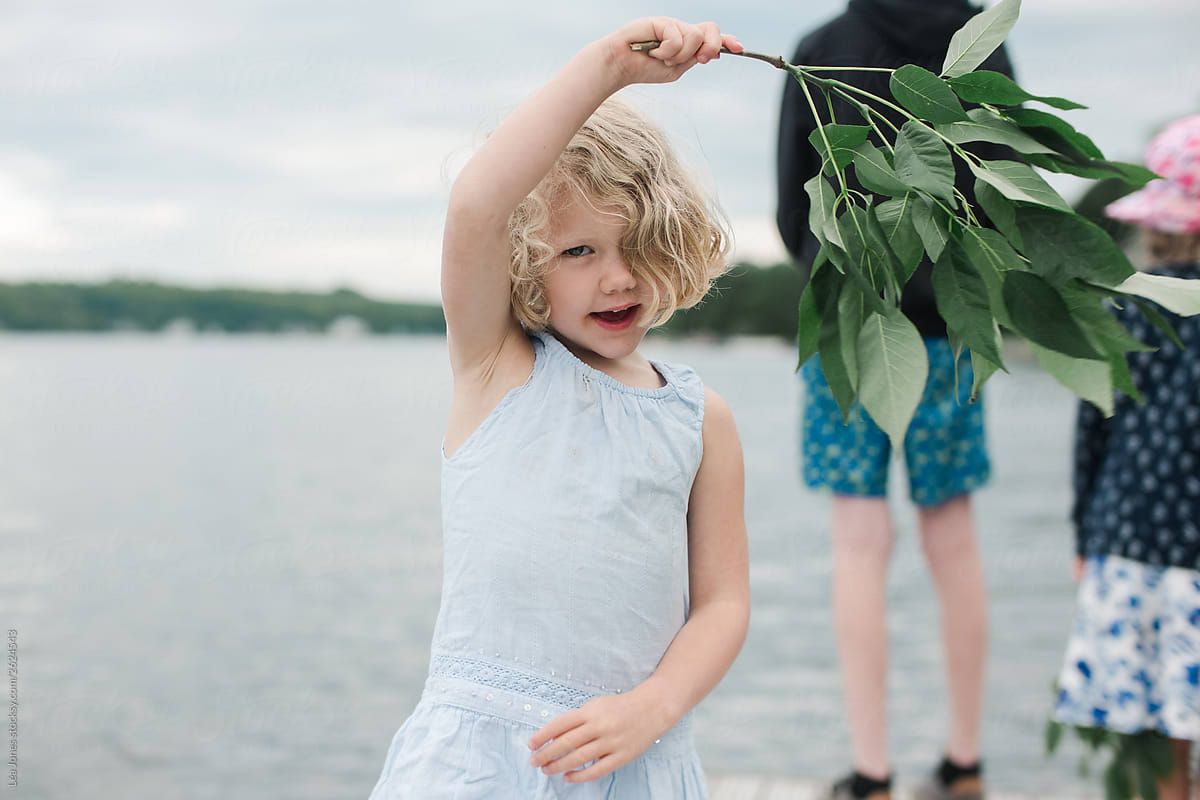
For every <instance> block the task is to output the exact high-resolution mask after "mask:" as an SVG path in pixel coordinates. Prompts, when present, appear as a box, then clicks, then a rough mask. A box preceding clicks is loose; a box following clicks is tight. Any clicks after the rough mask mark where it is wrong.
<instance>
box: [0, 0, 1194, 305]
mask: <svg viewBox="0 0 1200 800" xmlns="http://www.w3.org/2000/svg"><path fill="white" fill-rule="evenodd" d="M1135 6H1137V7H1136V8H1135ZM841 7H842V3H841V2H840V1H838V0H808V2H791V3H782V2H775V3H768V2H765V0H739V1H738V2H726V3H715V2H708V1H707V0H704V1H701V2H683V0H663V1H662V2H657V3H654V4H645V3H641V2H632V1H631V0H608V1H607V2H604V3H596V4H594V5H593V4H586V3H570V2H561V1H560V2H551V0H532V1H524V2H522V1H520V0H518V2H510V3H495V2H488V3H484V2H479V0H442V1H441V2H419V3H416V2H413V1H412V0H391V2H382V1H379V0H344V2H341V3H336V4H335V3H331V2H321V3H314V2H293V3H287V2H265V1H264V0H206V1H205V2H195V0H187V2H182V0H106V2H104V3H94V4H93V3H88V4H84V3H75V4H69V3H63V2H58V1H57V0H50V1H49V2H46V1H41V0H40V1H39V2H26V3H17V2H11V1H10V0H0V280H83V281H92V280H102V279H105V278H108V277H112V276H124V277H133V278H147V279H155V280H162V281H167V282H172V283H181V284H186V285H195V286H216V285H243V286H260V287H271V288H305V289H317V290H324V289H329V288H333V287H335V286H349V287H352V288H355V289H358V290H359V291H362V292H364V293H367V294H370V295H373V296H376V297H380V298H414V299H423V300H434V299H436V298H437V269H438V259H439V252H440V240H441V226H442V221H443V218H444V208H445V202H446V197H447V193H448V188H449V182H450V177H451V176H452V175H453V174H454V172H455V170H456V169H457V168H458V167H459V166H460V165H461V164H462V161H463V160H464V158H465V156H466V154H468V153H469V152H470V150H471V147H472V146H473V144H474V143H476V142H477V141H478V140H479V139H480V137H481V136H482V135H483V134H484V133H485V132H486V131H487V130H489V129H490V128H491V127H492V126H494V124H495V123H496V121H497V120H499V119H500V118H501V117H502V116H503V115H504V114H505V113H507V111H509V110H510V109H511V108H512V107H513V106H514V105H515V104H516V103H518V102H520V100H521V99H522V98H523V97H525V96H526V95H527V94H528V93H529V92H530V91H532V90H533V89H534V88H536V86H537V85H538V84H539V83H540V82H541V81H543V80H545V78H546V77H548V76H549V75H550V74H551V73H552V72H553V71H554V70H555V69H557V68H558V67H559V66H560V65H561V64H562V63H563V62H564V61H566V59H568V58H569V57H570V56H571V55H572V54H573V53H574V52H575V51H576V50H577V49H578V48H579V46H581V45H582V44H584V43H586V42H587V41H589V40H591V39H593V38H596V37H598V36H600V35H602V34H604V33H607V32H608V31H609V30H611V29H613V28H615V27H617V26H618V25H620V24H621V23H623V22H625V21H626V20H628V19H631V18H634V17H637V16H641V15H644V14H650V13H663V14H670V15H674V16H680V17H683V18H685V19H688V20H689V21H702V20H705V19H713V20H716V21H717V22H718V23H720V24H721V26H722V28H723V29H724V30H727V31H729V32H731V33H734V34H736V35H737V36H738V37H739V38H740V39H741V41H742V43H743V44H744V45H746V47H748V48H750V49H752V50H758V51H761V52H766V53H778V54H782V55H785V56H788V55H790V54H791V51H792V50H793V48H794V46H795V42H796V40H797V38H798V36H799V35H800V34H801V33H802V32H803V31H804V30H807V29H808V28H810V27H812V26H814V25H817V24H819V23H821V22H823V21H825V20H826V19H828V18H829V17H831V16H833V15H834V14H836V13H837V12H838V11H839V10H840V8H841ZM1198 32H1200V3H1198V2H1197V0H1141V1H1140V2H1138V3H1136V4H1135V3H1133V2H1128V0H1025V7H1024V9H1023V10H1022V14H1021V19H1020V20H1019V21H1018V23H1017V26H1016V28H1015V29H1014V31H1013V33H1012V35H1011V36H1010V39H1009V49H1010V53H1011V56H1012V59H1013V61H1014V63H1015V66H1016V69H1017V76H1018V80H1020V82H1021V83H1022V85H1023V86H1025V87H1026V88H1027V89H1029V90H1030V91H1033V92H1035V93H1039V94H1053V95H1062V96H1065V97H1069V98H1071V99H1074V100H1077V101H1079V102H1082V103H1085V104H1087V105H1088V106H1090V108H1089V109H1088V110H1086V111H1075V112H1068V114H1067V118H1068V119H1070V120H1071V121H1072V122H1073V123H1074V124H1075V125H1076V126H1077V127H1079V128H1080V129H1081V130H1083V131H1085V132H1086V133H1088V134H1089V135H1091V136H1092V138H1093V139H1095V141H1096V142H1097V144H1098V145H1099V146H1100V147H1101V149H1103V150H1104V151H1105V154H1106V155H1108V156H1110V157H1112V158H1121V159H1125V160H1134V161H1136V160H1139V159H1140V155H1141V151H1142V149H1143V147H1144V144H1145V140H1146V137H1147V136H1148V135H1149V133H1150V132H1152V131H1153V129H1154V128H1155V127H1156V126H1157V125H1159V124H1161V123H1162V122H1164V121H1166V120H1168V119H1170V118H1173V117H1177V116H1181V115H1183V114H1185V113H1189V112H1194V111H1196V110H1200V47H1197V45H1196V35H1197V33H1198ZM784 78H785V76H784V75H783V73H780V72H778V71H776V70H773V69H771V68H770V67H769V66H767V65H765V64H762V63H759V62H754V61H750V60H747V59H738V58H729V57H726V58H723V59H721V60H720V61H719V62H715V63H713V64H711V65H708V66H705V67H700V68H697V69H694V70H692V71H691V72H690V73H689V74H688V75H686V76H684V78H683V79H682V80H681V81H680V82H679V83H677V84H672V85H667V86H655V87H638V88H636V89H634V90H632V92H631V95H632V98H633V100H634V102H636V103H638V104H639V105H641V106H642V107H643V108H645V109H647V110H648V111H649V112H650V113H651V114H652V115H653V116H655V117H656V118H657V119H658V120H659V121H660V122H662V123H663V124H664V125H665V126H666V127H667V128H668V130H669V131H670V132H671V133H672V135H673V137H674V139H675V141H676V143H677V145H678V146H679V147H680V149H681V150H682V151H683V153H684V155H685V157H686V158H688V159H689V160H690V161H691V162H693V163H695V164H696V165H697V167H698V168H699V169H700V170H701V171H702V173H704V174H706V175H708V176H709V177H710V180H711V182H712V185H713V186H715V187H716V188H717V190H718V196H719V199H720V202H721V204H722V206H723V207H724V208H725V210H726V213H727V214H728V215H729V217H730V218H731V219H732V221H733V224H734V232H735V237H736V242H737V245H738V251H739V255H740V256H741V257H743V258H746V259H750V260H755V261H759V262H763V263H769V262H771V261H774V260H777V259H779V258H781V257H782V254H783V250H782V246H781V245H780V243H779V241H778V236H777V234H776V233H775V229H774V223H773V214H774V147H775V142H774V136H775V126H776V122H777V115H778V99H779V96H780V93H781V91H782V87H783V80H784ZM1063 190H1064V192H1066V193H1067V194H1068V197H1069V198H1071V195H1072V192H1074V193H1077V192H1078V185H1077V184H1063Z"/></svg>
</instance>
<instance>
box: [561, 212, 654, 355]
mask: <svg viewBox="0 0 1200 800" xmlns="http://www.w3.org/2000/svg"><path fill="white" fill-rule="evenodd" d="M625 226H626V223H625V220H624V219H622V218H621V216H620V215H619V214H617V213H612V212H606V211H603V210H598V209H595V208H592V207H591V206H590V205H589V204H588V203H587V202H586V201H584V200H582V199H580V198H572V199H571V201H570V202H569V203H567V204H566V205H563V206H561V207H559V208H558V209H556V211H555V217H554V229H553V234H552V235H551V237H550V240H551V242H552V243H553V244H554V247H555V249H556V250H557V251H558V255H557V256H556V257H555V259H554V262H553V265H552V266H551V268H550V271H549V272H548V273H547V275H546V279H545V287H544V288H545V292H546V298H547V300H549V302H550V327H552V328H553V329H554V330H555V332H556V333H558V334H559V336H560V337H562V338H564V339H566V340H567V343H568V344H573V345H575V347H576V348H580V349H582V350H585V351H590V352H591V353H594V354H596V355H598V356H600V357H602V358H604V359H613V360H615V359H619V358H622V357H623V356H627V355H629V354H630V353H632V352H633V351H634V350H635V349H636V348H637V346H638V344H639V343H640V342H641V340H642V337H643V336H645V335H646V331H647V328H646V326H644V325H639V324H638V322H637V320H638V316H639V312H641V310H642V304H643V303H646V302H649V299H650V292H649V291H648V290H647V287H645V286H642V285H640V284H639V283H638V281H637V279H636V278H634V276H633V273H631V272H630V271H629V266H628V265H627V264H626V263H625V259H624V257H623V256H622V255H621V237H622V235H623V234H624V233H625ZM576 355H578V353H576ZM593 366H594V365H593Z"/></svg>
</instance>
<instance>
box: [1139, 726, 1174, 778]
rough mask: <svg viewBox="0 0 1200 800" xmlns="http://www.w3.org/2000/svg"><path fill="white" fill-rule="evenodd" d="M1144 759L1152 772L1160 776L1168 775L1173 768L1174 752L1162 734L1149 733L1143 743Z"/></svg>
mask: <svg viewBox="0 0 1200 800" xmlns="http://www.w3.org/2000/svg"><path fill="white" fill-rule="evenodd" d="M1145 752H1146V759H1147V761H1148V762H1149V763H1150V766H1151V768H1152V769H1153V770H1154V774H1156V775H1159V776H1161V777H1166V776H1167V775H1170V774H1171V772H1172V771H1174V769H1175V754H1174V753H1172V752H1171V745H1169V744H1168V743H1167V739H1166V737H1164V736H1158V735H1153V734H1152V735H1150V736H1149V738H1148V739H1147V741H1146V744H1145Z"/></svg>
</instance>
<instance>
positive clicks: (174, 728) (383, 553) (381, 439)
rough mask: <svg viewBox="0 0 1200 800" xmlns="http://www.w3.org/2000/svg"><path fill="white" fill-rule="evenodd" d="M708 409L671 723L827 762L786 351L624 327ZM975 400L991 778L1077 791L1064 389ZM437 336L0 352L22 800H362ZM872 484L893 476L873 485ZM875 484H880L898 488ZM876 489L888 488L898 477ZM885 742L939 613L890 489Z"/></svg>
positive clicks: (810, 562) (913, 726)
mask: <svg viewBox="0 0 1200 800" xmlns="http://www.w3.org/2000/svg"><path fill="white" fill-rule="evenodd" d="M645 352H646V353H647V354H648V355H651V356H652V357H656V358H661V359H666V360H674V361H680V362H683V363H687V364H690V365H691V366H693V367H695V368H696V369H697V371H699V372H700V374H701V375H702V376H703V377H704V378H705V380H706V382H707V383H708V385H710V386H712V387H713V388H714V389H716V390H717V391H718V392H719V393H721V394H722V395H723V396H724V397H725V399H726V400H727V401H728V402H729V404H730V406H731V407H732V408H733V411H734V414H735V415H736V417H737V420H738V425H739V428H740V432H741V437H742V442H743V446H744V448H745V452H746V479H747V522H748V526H749V531H750V538H751V559H752V567H751V569H752V589H753V603H754V605H753V613H752V620H751V629H750V634H749V637H748V639H747V642H746V646H745V649H744V650H743V652H742V655H741V657H740V658H739V660H738V662H737V663H736V664H735V666H734V668H733V669H732V671H731V672H730V674H729V675H728V676H727V678H726V679H725V681H724V682H723V683H722V685H721V686H720V687H718V689H717V690H716V691H715V692H714V693H713V694H712V695H711V696H710V697H709V698H708V699H707V700H706V701H705V702H704V703H703V704H702V705H701V707H700V709H699V710H698V712H697V725H698V740H699V744H700V748H701V754H702V756H703V758H704V761H705V766H706V768H708V769H709V770H710V771H739V772H741V771H745V772H749V771H759V772H773V773H781V774H789V775H803V776H810V777H829V776H831V775H833V774H835V773H837V772H839V771H841V770H842V769H843V768H844V767H845V766H846V765H848V764H849V749H848V745H847V743H846V730H845V726H844V724H843V722H842V716H841V706H840V703H841V700H840V689H839V683H838V676H837V672H836V668H835V657H834V653H833V645H832V634H831V630H830V625H829V613H828V601H827V595H828V581H829V578H828V567H829V553H828V547H827V535H828V531H827V525H826V517H827V512H828V507H827V502H826V500H825V499H824V498H823V497H822V496H820V495H816V494H813V493H810V492H808V491H806V490H802V489H801V488H800V484H799V479H798V475H797V469H796V463H795V452H796V449H797V448H796V432H795V424H794V418H795V415H796V410H797V407H798V401H799V388H798V385H797V382H796V381H795V379H794V376H793V373H792V370H793V367H794V363H793V358H792V353H791V351H790V350H789V349H788V348H787V347H786V346H785V345H781V344H777V343H774V342H759V341H755V342H742V343H737V344H734V345H730V346H727V347H716V346H708V345H704V344H697V343H676V342H666V341H660V340H651V341H650V342H648V343H647V345H646V347H645ZM1012 368H1013V374H1012V375H1008V376H1006V375H1003V374H1001V375H998V376H997V377H996V378H994V379H993V380H992V382H991V383H990V384H989V386H988V390H989V394H988V396H987V400H986V402H987V412H988V424H989V426H990V427H989V441H990V444H991V447H992V456H993V475H994V476H993V481H992V484H991V486H990V487H989V488H988V489H986V490H984V491H983V492H982V493H980V494H979V495H978V497H977V504H976V508H977V511H978V519H979V528H980V531H981V536H982V541H983V549H984V555H985V559H986V565H987V573H988V582H989V590H990V597H991V600H992V608H991V620H992V633H991V647H992V654H991V658H990V661H989V680H988V701H987V720H986V726H985V732H984V745H985V752H986V756H987V758H988V770H989V774H990V776H991V779H992V782H993V785H995V786H1000V787H1005V788H1012V789H1022V790H1026V791H1032V792H1039V791H1050V790H1052V789H1053V790H1056V791H1062V790H1066V791H1081V790H1082V789H1083V786H1084V784H1082V783H1081V782H1080V781H1079V779H1078V778H1076V777H1075V769H1074V768H1075V759H1074V758H1073V757H1072V755H1071V751H1068V753H1066V754H1060V755H1059V756H1058V757H1057V758H1055V759H1054V760H1051V761H1047V760H1046V759H1045V758H1044V757H1043V756H1042V726H1043V724H1044V720H1045V717H1046V713H1047V711H1048V708H1049V702H1050V699H1051V693H1050V684H1051V681H1052V680H1053V678H1054V676H1055V674H1056V672H1057V669H1058V661H1059V658H1060V657H1061V648H1062V645H1063V643H1064V641H1065V636H1066V633H1067V629H1068V626H1069V620H1070V613H1071V607H1072V586H1071V584H1070V581H1069V577H1068V575H1069V570H1068V563H1069V559H1070V555H1071V543H1070V541H1069V529H1068V527H1067V524H1066V510H1067V504H1068V499H1069V498H1068V496H1067V478H1068V468H1069V441H1070V436H1071V424H1072V420H1073V413H1074V401H1073V399H1072V397H1071V396H1070V395H1069V394H1068V393H1067V392H1066V391H1065V390H1063V389H1060V388H1059V387H1058V386H1057V385H1056V384H1054V383H1053V382H1052V381H1051V380H1050V379H1049V378H1047V377H1046V376H1045V375H1043V374H1041V373H1039V372H1036V371H1034V370H1032V369H1030V368H1028V367H1026V366H1024V365H1022V364H1014V365H1013V367H1012ZM449 390H450V379H449V372H448V369H447V367H446V359H445V342H444V340H442V339H437V338H405V337H395V338H391V337H383V338H348V339H339V338H318V337H311V338H310V337H270V336H261V337H258V336H246V337H236V338H231V337H223V336H215V337H207V336H202V337H193V338H188V337H178V338H176V337H152V336H141V335H134V334H121V335H110V336H79V335H12V334H9V335H4V336H2V337H0V398H3V400H2V401H0V443H2V445H0V446H2V448H3V453H4V457H3V458H0V565H2V568H0V609H3V619H2V620H0V626H2V627H4V628H14V629H16V630H18V644H19V648H20V650H19V652H20V684H19V691H20V725H21V727H20V740H19V746H20V750H19V753H20V781H21V792H22V794H21V796H25V797H54V798H57V797H92V798H98V799H103V798H123V799H124V798H142V797H146V798H150V797H154V798H158V797H172V798H223V799H224V798H242V797H245V798H255V799H256V800H261V799H262V798H275V797H278V798H284V797H286V798H291V799H292V800H296V799H297V798H314V799H315V798H321V799H322V800H327V798H332V797H365V796H366V795H367V793H368V792H369V791H370V789H371V787H372V786H373V785H374V783H375V780H376V778H377V777H378V774H379V771H380V769H381V768H382V766H383V756H384V753H385V751H386V749H387V745H388V742H389V740H390V738H391V736H392V734H393V733H394V732H395V729H396V728H397V727H398V726H399V724H400V723H401V722H402V721H403V719H404V718H405V716H406V715H407V714H408V712H409V711H410V710H411V708H412V706H413V704H414V703H415V702H416V700H417V697H418V695H419V693H420V689H421V685H422V682H423V680H424V672H425V668H426V664H427V658H428V651H427V648H428V644H429V637H430V634H431V631H432V626H433V618H434V615H435V614H436V611H437V602H438V588H439V579H440V573H439V570H440V562H441V557H440V549H439V548H440V543H439V533H438V507H437V498H438V469H439V459H438V447H439V444H440V439H441V432H442V427H443V425H444V421H445V414H446V408H447V402H448V397H449ZM898 469H899V468H898V467H897V470H898ZM902 480H903V475H902V473H901V472H899V471H894V472H893V481H902ZM901 485H902V484H901ZM893 507H894V510H895V512H896V515H897V535H898V542H897V548H896V556H895V561H894V563H893V567H892V573H891V587H890V592H891V593H890V598H891V609H892V610H891V617H890V624H891V629H892V642H893V650H892V657H891V658H892V667H891V689H890V690H891V706H890V712H891V714H892V719H893V724H892V729H891V741H892V745H893V752H894V754H895V759H896V766H897V769H898V772H899V774H900V775H901V777H902V780H911V779H913V778H915V777H916V776H917V775H918V774H920V773H923V772H924V771H925V770H926V769H927V768H928V767H929V766H930V765H931V764H932V763H933V762H934V760H935V759H936V758H937V757H938V755H939V753H940V751H941V743H942V731H943V730H944V726H945V714H944V713H943V710H942V709H943V705H944V704H943V697H942V690H941V679H940V669H941V655H940V644H939V640H938V618H937V611H936V606H935V605H934V604H933V596H932V590H931V587H930V584H929V582H928V581H927V580H926V577H925V573H924V571H923V567H922V564H921V561H920V555H919V552H918V550H919V547H918V546H917V543H916V541H915V532H914V527H913V522H912V513H911V507H910V506H909V505H908V504H907V502H905V501H900V500H896V501H894V502H893Z"/></svg>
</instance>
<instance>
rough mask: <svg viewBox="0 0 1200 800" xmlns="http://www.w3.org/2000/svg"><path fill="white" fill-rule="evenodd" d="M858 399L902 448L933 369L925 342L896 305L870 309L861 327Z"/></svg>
mask: <svg viewBox="0 0 1200 800" xmlns="http://www.w3.org/2000/svg"><path fill="white" fill-rule="evenodd" d="M857 357H858V375H859V378H858V399H859V402H860V403H862V406H863V408H864V409H866V411H867V413H868V414H870V415H871V419H872V420H874V421H875V424H876V425H878V426H879V427H880V428H881V429H883V431H884V432H885V433H887V435H888V438H889V439H891V441H892V447H893V448H895V449H897V450H899V449H900V448H901V447H902V446H903V444H904V433H905V431H906V430H908V423H909V422H910V421H911V420H912V417H913V413H914V412H915V411H916V410H917V403H918V402H919V401H920V400H921V395H922V394H923V393H924V391H925V379H926V378H927V377H928V375H929V357H928V355H927V354H926V352H925V342H924V340H922V339H921V334H920V333H919V332H918V331H917V328H916V326H915V325H913V324H912V323H911V322H909V320H908V317H906V316H904V314H902V313H901V312H900V309H898V308H889V309H888V313H887V314H886V315H884V314H871V315H870V316H869V317H867V319H866V321H865V322H864V323H863V325H862V328H861V329H860V330H859V332H858V354H857Z"/></svg>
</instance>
